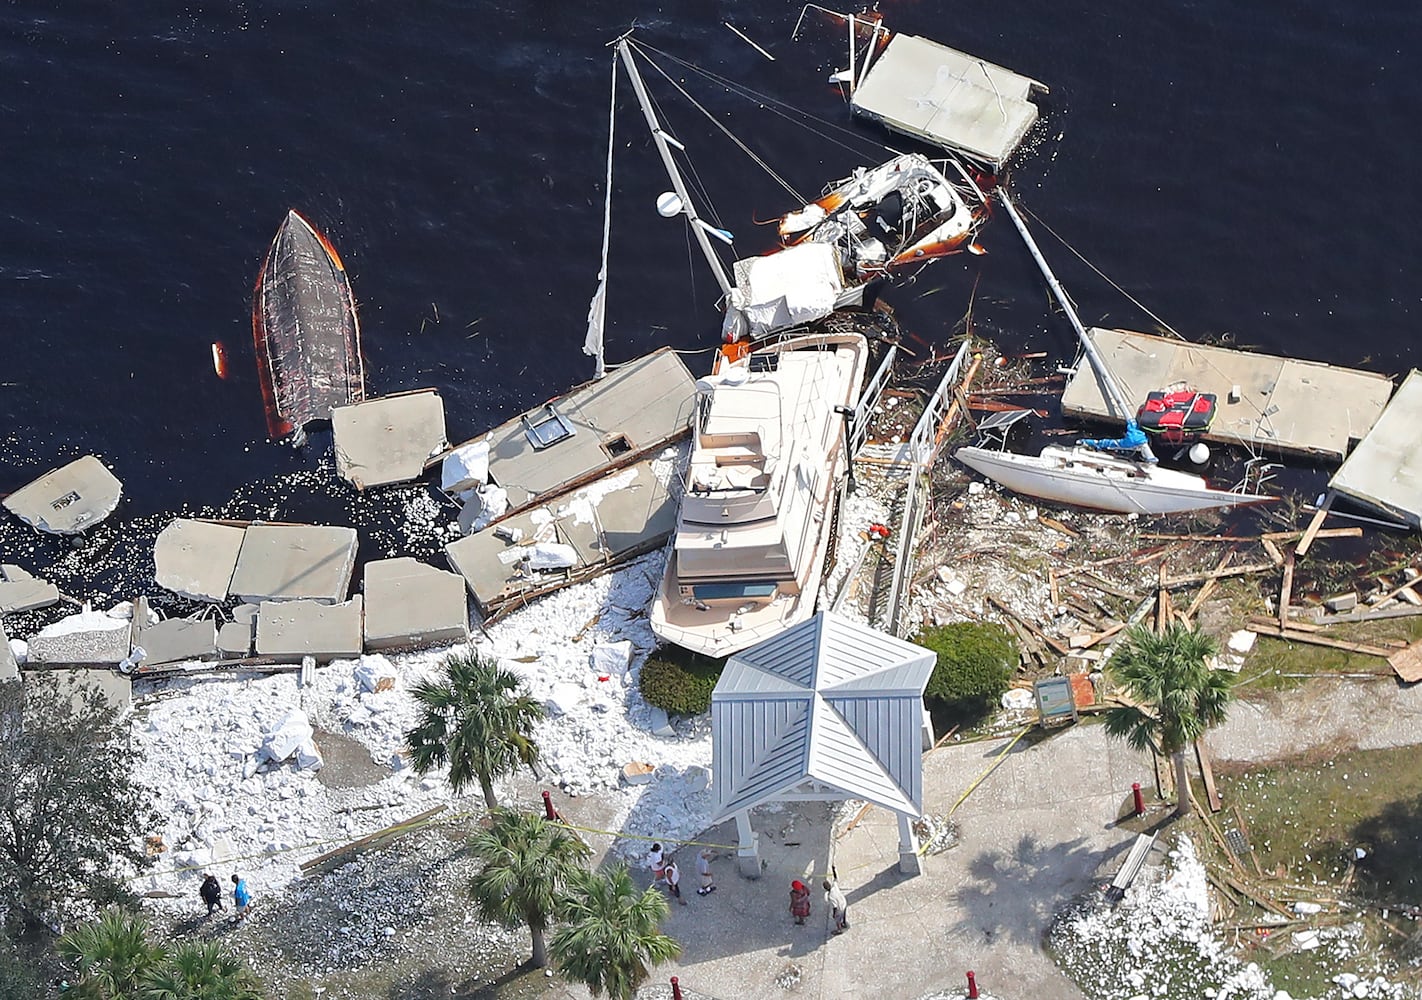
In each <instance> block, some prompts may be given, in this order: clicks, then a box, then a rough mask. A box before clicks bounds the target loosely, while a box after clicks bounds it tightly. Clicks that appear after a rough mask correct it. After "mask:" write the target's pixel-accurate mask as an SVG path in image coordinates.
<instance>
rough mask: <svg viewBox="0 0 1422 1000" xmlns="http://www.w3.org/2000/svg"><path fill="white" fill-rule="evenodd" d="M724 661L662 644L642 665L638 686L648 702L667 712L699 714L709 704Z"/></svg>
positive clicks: (709, 705) (672, 713) (673, 713)
mask: <svg viewBox="0 0 1422 1000" xmlns="http://www.w3.org/2000/svg"><path fill="white" fill-rule="evenodd" d="M725 665H726V661H725V660H713V659H712V658H711V657H709V656H702V655H701V654H700V653H693V652H692V651H691V650H689V649H682V648H681V647H680V646H663V647H661V648H660V649H657V650H656V651H655V652H653V653H652V655H651V656H649V657H647V662H646V663H644V664H643V665H642V674H641V678H640V679H639V681H638V687H640V688H641V689H642V697H643V698H645V699H647V703H648V704H650V705H656V706H657V707H658V708H661V709H665V710H666V712H667V713H668V714H669V715H700V714H701V713H702V712H705V711H706V710H707V709H709V708H710V707H711V692H712V691H714V690H716V682H717V681H718V680H720V679H721V668H722V667H724V666H725Z"/></svg>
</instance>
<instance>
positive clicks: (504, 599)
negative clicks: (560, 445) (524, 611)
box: [444, 460, 677, 621]
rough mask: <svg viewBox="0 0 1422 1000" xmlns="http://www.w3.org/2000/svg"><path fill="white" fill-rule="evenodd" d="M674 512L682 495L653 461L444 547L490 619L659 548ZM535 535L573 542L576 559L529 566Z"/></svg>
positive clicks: (543, 539) (540, 538)
mask: <svg viewBox="0 0 1422 1000" xmlns="http://www.w3.org/2000/svg"><path fill="white" fill-rule="evenodd" d="M676 518H677V501H676V499H675V497H674V496H673V495H672V494H671V492H670V491H669V490H668V489H667V486H666V484H665V483H663V482H662V481H661V480H660V479H658V478H657V476H656V474H655V473H654V472H653V469H652V462H651V461H649V460H648V461H642V462H638V463H637V464H636V465H633V466H631V467H629V468H626V469H623V470H622V471H620V472H617V473H614V474H613V475H611V476H609V477H608V478H607V479H605V480H602V481H599V482H597V483H593V484H591V485H590V486H587V487H585V488H583V489H581V490H577V491H574V492H571V493H568V494H565V495H563V496H561V497H556V498H550V499H549V500H548V501H547V502H546V504H545V505H542V506H538V507H534V508H532V509H530V510H526V511H524V512H522V513H518V514H515V515H513V516H512V517H506V518H504V519H503V520H502V521H500V522H499V524H498V525H497V526H495V527H490V528H485V529H484V530H483V531H478V532H475V533H474V534H472V535H469V536H468V537H466V538H461V539H459V540H458V541H455V542H451V543H450V544H449V545H446V546H445V550H444V551H445V556H446V557H447V558H448V559H449V562H450V565H451V566H453V567H454V568H455V569H456V570H457V571H458V572H459V573H460V575H461V576H463V577H464V580H465V583H466V584H467V585H468V587H469V592H470V593H471V594H473V595H474V599H475V601H476V602H477V603H478V605H479V610H480V612H481V613H482V614H483V615H484V617H485V620H486V621H490V620H493V619H495V618H498V617H499V616H500V615H503V614H506V613H507V612H509V611H512V610H514V609H515V608H517V607H518V606H520V605H521V604H522V603H524V602H526V601H529V600H532V599H533V598H534V597H538V596H540V595H542V594H547V593H551V592H552V591H554V590H558V589H560V588H562V587H566V586H568V585H570V584H573V583H578V582H580V581H582V580H587V579H591V578H592V577H594V576H597V575H598V574H600V573H604V572H606V571H607V570H609V569H611V568H612V567H613V566H616V565H617V564H618V563H621V562H625V561H626V560H628V559H631V558H634V557H635V556H638V555H641V554H642V553H644V552H650V551H652V550H654V549H657V548H660V547H661V546H662V545H664V544H666V541H667V539H668V538H670V537H671V534H672V532H673V531H675V530H676ZM513 538H517V539H518V540H517V541H513V540H511V539H513ZM535 541H539V542H544V543H553V544H558V545H562V546H568V547H570V548H571V549H572V550H573V551H574V553H575V554H576V560H575V562H574V565H572V566H569V567H566V568H562V569H555V570H550V571H546V572H545V571H540V570H535V569H530V568H529V567H528V566H527V565H526V564H525V562H524V557H525V556H527V555H529V554H530V553H531V551H532V549H533V543H534V542H535Z"/></svg>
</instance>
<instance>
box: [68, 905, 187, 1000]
mask: <svg viewBox="0 0 1422 1000" xmlns="http://www.w3.org/2000/svg"><path fill="white" fill-rule="evenodd" d="M59 954H60V956H61V957H63V958H64V959H66V960H67V961H69V962H71V963H73V965H74V968H75V971H76V972H77V973H78V977H77V982H76V983H75V984H74V989H73V995H75V996H78V997H82V998H84V1000H132V998H133V997H137V996H138V995H139V989H140V988H141V986H142V984H143V982H144V980H145V979H146V978H147V976H148V975H149V973H151V972H153V971H154V970H156V969H157V968H158V967H159V966H160V965H162V964H163V962H164V960H165V959H166V958H167V957H168V956H167V953H166V952H164V950H163V948H162V947H161V946H160V945H157V944H154V943H153V941H152V940H150V939H149V937H148V921H147V920H145V919H143V918H142V917H140V916H137V915H135V914H132V913H123V912H121V911H118V910H109V911H107V912H105V913H104V915H103V916H101V917H100V918H99V919H98V920H96V921H94V922H93V923H90V924H84V925H82V926H79V927H76V928H74V929H73V930H72V931H70V932H69V933H68V934H66V935H64V936H63V937H62V938H60V939H59Z"/></svg>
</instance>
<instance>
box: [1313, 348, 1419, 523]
mask: <svg viewBox="0 0 1422 1000" xmlns="http://www.w3.org/2000/svg"><path fill="white" fill-rule="evenodd" d="M1419 427H1422V372H1418V371H1416V370H1415V369H1414V370H1413V371H1412V372H1411V373H1409V374H1408V376H1407V378H1406V379H1404V380H1403V383H1402V387H1401V388H1400V389H1398V390H1397V394H1396V395H1395V396H1393V397H1392V401H1391V402H1390V403H1388V404H1387V409H1385V410H1384V411H1383V413H1382V416H1381V417H1379V418H1378V420H1377V422H1376V423H1375V424H1373V428H1372V430H1371V431H1369V432H1368V435H1367V436H1366V437H1365V438H1363V440H1362V441H1361V442H1359V444H1358V447H1356V448H1354V449H1353V453H1352V454H1351V455H1349V456H1348V460H1347V461H1346V462H1344V463H1343V466H1342V468H1340V469H1339V470H1338V471H1337V472H1336V473H1335V474H1334V476H1333V478H1332V479H1330V480H1329V481H1328V488H1329V489H1331V490H1333V491H1334V492H1335V493H1338V494H1340V495H1341V496H1344V497H1347V498H1348V499H1350V500H1352V501H1354V502H1356V503H1359V504H1362V505H1363V506H1365V507H1368V508H1370V509H1371V510H1374V511H1376V512H1378V513H1380V514H1382V515H1383V516H1384V517H1386V518H1388V519H1391V520H1395V521H1399V522H1401V523H1403V524H1407V525H1409V526H1411V527H1413V528H1419V527H1422V449H1419V448H1418V447H1417V435H1418V430H1417V429H1418V428H1419Z"/></svg>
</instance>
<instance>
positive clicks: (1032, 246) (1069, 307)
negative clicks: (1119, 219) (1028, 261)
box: [997, 188, 1149, 448]
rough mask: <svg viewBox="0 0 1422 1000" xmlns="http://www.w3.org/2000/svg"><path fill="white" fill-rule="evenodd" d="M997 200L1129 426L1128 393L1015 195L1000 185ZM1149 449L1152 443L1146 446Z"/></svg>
mask: <svg viewBox="0 0 1422 1000" xmlns="http://www.w3.org/2000/svg"><path fill="white" fill-rule="evenodd" d="M997 196H998V199H999V200H1000V201H1001V202H1002V207H1003V208H1005V209H1007V217H1008V218H1010V219H1011V220H1012V224H1013V225H1014V226H1016V227H1017V231H1018V232H1019V233H1020V234H1022V241H1023V242H1024V243H1026V244H1027V251H1028V252H1029V253H1030V254H1031V255H1032V259H1033V260H1034V261H1036V262H1037V269H1038V270H1040V271H1041V272H1042V277H1044V278H1046V279H1047V287H1049V288H1050V289H1051V290H1052V294H1053V295H1054V296H1056V299H1057V301H1058V302H1059V303H1061V307H1062V309H1063V310H1064V311H1065V312H1066V314H1067V319H1069V320H1071V326H1072V329H1073V330H1075V331H1076V337H1077V339H1078V340H1079V341H1081V349H1082V350H1083V351H1085V352H1086V357H1087V360H1088V361H1090V362H1091V368H1092V370H1093V371H1095V372H1096V377H1097V379H1098V380H1099V381H1100V383H1101V385H1102V386H1103V387H1104V388H1105V390H1106V392H1105V395H1106V402H1107V405H1108V406H1110V407H1113V408H1114V409H1115V410H1116V412H1117V415H1118V416H1120V418H1121V419H1122V420H1124V421H1125V422H1126V426H1127V427H1131V426H1133V425H1134V424H1135V414H1134V413H1132V412H1131V408H1130V407H1129V406H1127V405H1126V396H1125V393H1123V392H1122V391H1121V387H1120V386H1119V385H1117V384H1116V380H1115V379H1114V378H1112V377H1111V373H1110V371H1108V370H1107V368H1106V363H1105V362H1104V361H1102V360H1101V355H1100V354H1099V353H1098V352H1097V350H1096V344H1095V343H1093V342H1092V340H1091V338H1090V337H1088V336H1087V335H1086V328H1085V327H1084V326H1082V325H1081V318H1080V317H1079V316H1077V314H1076V307H1075V306H1074V305H1073V304H1072V301H1071V299H1070V298H1068V296H1067V293H1066V289H1065V288H1063V287H1062V283H1061V282H1060V281H1058V280H1057V276H1056V275H1055V274H1053V273H1052V269H1051V267H1050V266H1048V264H1047V259H1046V258H1045V257H1043V256H1042V251H1041V250H1040V249H1038V247H1037V241H1036V240H1034V239H1033V238H1032V234H1031V233H1030V232H1028V230H1027V224H1026V223H1025V222H1023V221H1022V216H1021V215H1019V214H1018V212H1017V206H1016V205H1015V204H1013V202H1012V196H1011V195H1009V194H1008V193H1007V189H1006V188H998V191H997ZM1146 447H1147V448H1148V447H1149V446H1146Z"/></svg>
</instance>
